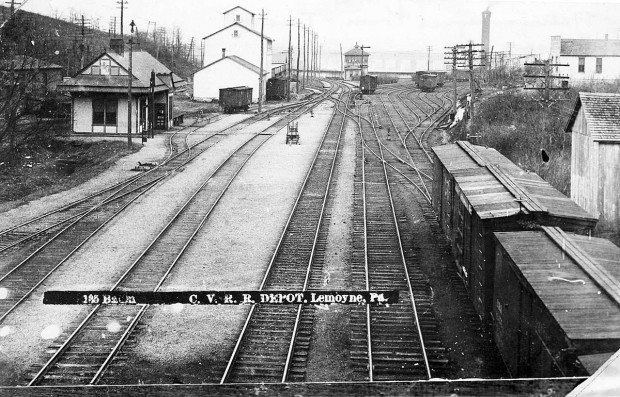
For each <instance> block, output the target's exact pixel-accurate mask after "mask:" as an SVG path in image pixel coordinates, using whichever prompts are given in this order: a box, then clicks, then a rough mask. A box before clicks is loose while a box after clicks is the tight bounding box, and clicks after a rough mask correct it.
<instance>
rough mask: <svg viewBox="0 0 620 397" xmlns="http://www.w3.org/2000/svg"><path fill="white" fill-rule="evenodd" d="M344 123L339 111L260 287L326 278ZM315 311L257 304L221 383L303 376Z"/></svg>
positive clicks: (294, 286) (301, 285) (301, 286)
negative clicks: (323, 271) (328, 209)
mask: <svg viewBox="0 0 620 397" xmlns="http://www.w3.org/2000/svg"><path fill="white" fill-rule="evenodd" d="M343 93H344V91H343ZM341 95H342V94H341ZM343 126H344V115H341V114H340V113H338V112H334V114H333V115H332V119H331V120H330V123H329V127H328V129H327V130H326V132H325V135H324V137H323V139H322V142H321V143H320V145H319V149H318V150H317V152H316V154H315V157H314V159H313V162H312V165H311V167H310V170H309V172H308V174H307V175H306V178H305V180H304V183H303V185H302V188H301V189H300V193H299V195H298V197H297V200H296V203H295V205H294V209H293V210H292V212H291V214H290V216H289V219H288V220H287V223H286V226H285V228H284V231H283V233H282V235H281V237H280V240H279V242H278V245H277V248H276V250H275V251H274V254H273V256H272V259H271V261H270V264H269V267H268V269H267V271H266V272H265V276H264V278H263V280H262V283H261V285H260V290H283V289H289V290H306V289H308V288H311V287H315V286H316V285H318V283H319V282H320V280H319V279H317V277H320V276H321V269H322V265H323V261H324V255H323V254H324V250H325V242H326V239H325V236H324V233H325V231H324V229H325V225H324V223H323V222H324V221H328V219H329V218H328V217H326V216H325V210H326V207H327V205H328V204H327V202H328V200H329V197H330V195H331V192H330V187H331V184H332V181H333V179H332V176H333V171H334V168H335V162H336V159H337V156H338V153H339V151H340V145H341V144H340V142H341V139H340V137H341V135H342V130H343ZM322 226H323V227H322ZM313 310H314V309H313V308H310V307H305V306H303V305H253V306H252V308H251V310H250V313H249V314H248V317H247V319H246V322H245V324H244V327H243V330H242V331H241V334H240V336H239V338H238V340H237V343H236V345H235V348H234V350H233V353H232V355H231V357H230V360H229V362H228V365H227V367H226V369H225V371H224V374H223V375H222V378H221V383H227V382H285V381H290V380H303V379H304V373H305V361H306V358H307V353H308V350H309V342H310V335H311V332H312V324H313V321H312V318H313Z"/></svg>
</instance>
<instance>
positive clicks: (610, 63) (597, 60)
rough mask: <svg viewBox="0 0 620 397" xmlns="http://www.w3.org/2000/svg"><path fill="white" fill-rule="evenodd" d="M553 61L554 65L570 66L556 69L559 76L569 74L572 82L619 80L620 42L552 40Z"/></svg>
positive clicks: (551, 52)
mask: <svg viewBox="0 0 620 397" xmlns="http://www.w3.org/2000/svg"><path fill="white" fill-rule="evenodd" d="M550 55H551V59H552V61H553V62H554V63H561V64H568V65H569V66H568V67H556V70H555V71H556V72H557V71H559V72H560V73H562V74H564V73H567V74H568V77H569V78H570V79H571V81H579V80H595V81H596V80H615V79H618V78H620V40H613V39H609V36H608V35H605V39H563V38H562V37H560V36H551V51H550Z"/></svg>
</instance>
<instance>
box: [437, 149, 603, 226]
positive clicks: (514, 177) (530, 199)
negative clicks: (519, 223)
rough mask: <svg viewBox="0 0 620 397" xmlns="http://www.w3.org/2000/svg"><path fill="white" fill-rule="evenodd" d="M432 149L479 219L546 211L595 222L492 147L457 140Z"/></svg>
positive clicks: (587, 214) (548, 185)
mask: <svg viewBox="0 0 620 397" xmlns="http://www.w3.org/2000/svg"><path fill="white" fill-rule="evenodd" d="M432 150H433V152H434V153H435V155H436V156H437V158H438V160H439V161H440V162H441V164H442V165H443V166H444V167H445V168H446V169H447V170H448V172H450V173H451V174H452V175H453V176H454V180H455V181H456V190H457V191H458V192H459V194H462V198H464V199H465V200H466V201H467V202H468V203H469V205H471V207H472V209H473V210H475V211H476V213H477V214H478V216H479V217H480V218H481V219H490V218H499V217H508V216H512V215H516V214H518V213H525V214H528V213H548V214H550V215H555V216H560V217H563V218H571V219H577V220H585V221H587V222H592V223H593V224H594V223H596V218H595V217H593V216H592V215H590V214H589V213H588V212H587V211H586V210H584V209H583V208H581V207H580V206H579V205H577V203H575V202H574V201H572V200H571V199H570V198H568V197H566V196H565V195H563V194H562V193H560V192H559V191H558V190H557V189H555V188H554V187H553V186H551V185H550V184H549V183H548V182H546V181H545V180H543V179H542V178H541V177H540V176H538V175H536V174H535V173H532V172H526V171H524V170H522V169H521V168H519V167H518V166H516V165H515V164H514V163H513V162H512V161H510V160H508V159H507V158H506V157H504V156H503V155H502V154H501V153H499V152H498V151H497V150H495V149H492V148H487V147H483V146H475V145H471V144H470V143H468V142H459V143H458V144H451V145H443V146H435V147H433V148H432ZM592 226H594V225H592Z"/></svg>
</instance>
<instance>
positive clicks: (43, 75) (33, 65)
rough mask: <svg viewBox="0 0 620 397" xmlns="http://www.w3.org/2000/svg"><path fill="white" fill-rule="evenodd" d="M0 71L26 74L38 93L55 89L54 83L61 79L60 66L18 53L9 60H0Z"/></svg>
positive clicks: (61, 71) (42, 93)
mask: <svg viewBox="0 0 620 397" xmlns="http://www.w3.org/2000/svg"><path fill="white" fill-rule="evenodd" d="M0 72H2V73H6V72H12V73H16V74H17V75H21V76H23V77H26V76H27V79H28V80H29V84H30V85H31V86H32V87H33V90H34V91H35V92H34V93H35V94H38V95H45V94H46V93H47V92H51V91H55V90H56V85H57V84H58V83H60V82H61V81H62V77H63V70H62V66H59V65H56V64H54V63H51V62H48V61H44V60H41V59H37V58H33V57H30V56H27V55H18V56H16V57H15V58H13V59H11V60H7V59H5V60H2V61H0ZM1 85H2V83H0V86H1Z"/></svg>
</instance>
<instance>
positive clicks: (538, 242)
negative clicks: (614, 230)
mask: <svg viewBox="0 0 620 397" xmlns="http://www.w3.org/2000/svg"><path fill="white" fill-rule="evenodd" d="M542 229H543V230H542V231H524V232H509V233H495V234H494V235H495V240H496V242H497V244H496V265H495V290H494V305H493V335H494V338H495V341H496V344H497V347H498V349H499V351H500V353H501V355H502V357H503V359H504V362H505V363H506V367H507V368H508V370H509V371H510V373H511V375H512V376H514V377H554V376H580V375H592V374H593V373H594V372H595V371H596V370H597V369H598V368H599V367H600V366H601V365H602V364H603V363H604V362H605V361H607V359H608V358H609V357H611V356H612V355H613V354H614V353H615V352H616V351H617V350H618V349H620V282H619V281H618V278H619V277H620V271H619V269H620V248H618V247H616V246H615V245H614V244H612V243H611V242H609V241H607V240H605V239H601V238H589V237H588V236H580V235H577V234H572V233H565V232H564V231H562V230H561V229H560V228H556V227H543V228H542Z"/></svg>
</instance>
